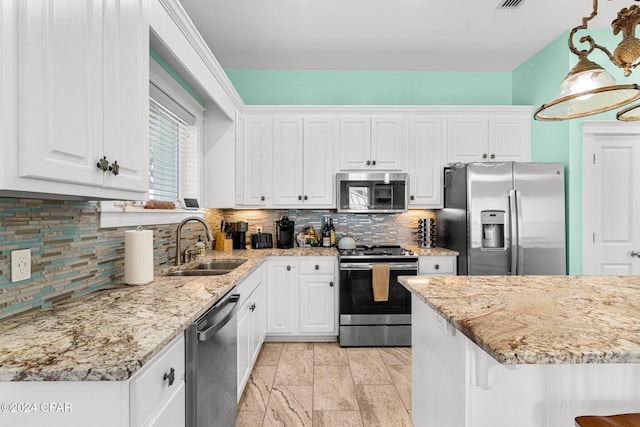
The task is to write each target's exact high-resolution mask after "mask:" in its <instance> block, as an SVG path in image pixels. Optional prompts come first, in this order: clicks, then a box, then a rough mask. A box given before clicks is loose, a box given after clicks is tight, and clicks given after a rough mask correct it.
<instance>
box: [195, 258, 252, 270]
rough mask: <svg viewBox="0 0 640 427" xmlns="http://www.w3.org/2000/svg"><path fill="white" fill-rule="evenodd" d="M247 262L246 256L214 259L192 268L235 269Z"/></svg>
mask: <svg viewBox="0 0 640 427" xmlns="http://www.w3.org/2000/svg"><path fill="white" fill-rule="evenodd" d="M245 262H247V260H246V259H245V258H236V259H214V260H211V261H207V262H203V263H201V264H198V265H197V266H195V267H193V268H192V269H190V270H233V269H234V268H236V267H239V266H241V265H242V264H244V263H245Z"/></svg>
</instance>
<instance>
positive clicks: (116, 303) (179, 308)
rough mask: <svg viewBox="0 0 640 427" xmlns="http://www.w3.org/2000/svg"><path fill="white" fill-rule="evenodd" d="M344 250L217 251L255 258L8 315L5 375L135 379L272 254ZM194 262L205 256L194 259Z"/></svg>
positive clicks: (1, 365)
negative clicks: (216, 272)
mask: <svg viewBox="0 0 640 427" xmlns="http://www.w3.org/2000/svg"><path fill="white" fill-rule="evenodd" d="M286 255H289V256H337V250H336V249H333V248H331V249H325V248H294V249H276V248H273V249H260V250H252V249H247V250H234V251H229V252H210V254H209V255H208V256H207V259H214V258H215V259H221V258H247V259H248V261H247V262H245V263H244V264H242V265H241V266H239V267H238V268H236V269H235V270H233V271H232V272H230V273H228V274H225V275H223V276H205V277H202V276H201V277H193V276H192V277H175V276H163V275H162V274H164V273H166V272H168V271H172V270H176V269H180V268H185V267H189V266H190V265H184V266H182V267H170V268H166V269H163V270H161V271H157V272H156V273H155V275H154V280H153V282H152V283H150V284H147V285H142V286H127V285H119V286H114V287H111V288H109V289H105V290H100V291H96V292H93V293H90V294H87V295H85V296H83V297H80V298H77V299H73V300H71V301H69V302H65V303H62V304H60V305H55V306H53V307H51V308H48V309H45V310H40V311H32V312H29V313H25V314H22V315H19V316H16V317H14V318H8V319H3V320H2V321H0V381H89V380H127V379H128V378H129V377H131V375H133V373H134V372H136V371H137V370H138V369H140V367H141V366H142V365H143V364H144V363H146V362H148V361H149V360H150V359H151V358H152V357H153V356H155V355H156V354H157V353H158V352H159V351H160V350H162V349H163V348H164V347H165V346H166V345H167V344H168V343H169V342H171V340H173V339H174V338H175V337H176V336H178V335H179V334H181V333H182V332H183V331H184V330H185V329H186V328H187V326H188V325H189V324H190V323H191V322H193V321H194V320H195V319H197V318H198V317H199V316H200V315H202V314H203V313H204V312H205V311H206V310H207V309H208V308H209V307H211V306H212V305H213V304H215V303H216V302H217V301H218V300H219V299H220V298H221V297H222V296H224V295H225V294H226V293H227V292H228V291H230V290H231V289H232V288H233V286H235V285H236V284H238V283H239V282H240V281H241V280H242V279H243V278H245V277H246V276H248V275H249V274H250V273H251V272H252V271H253V270H255V269H256V268H257V267H258V266H259V265H260V263H262V261H263V259H264V258H265V257H267V256H286ZM192 264H193V265H195V264H197V262H194V263H192Z"/></svg>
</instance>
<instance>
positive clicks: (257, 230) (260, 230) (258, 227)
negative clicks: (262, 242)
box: [256, 225, 262, 233]
mask: <svg viewBox="0 0 640 427" xmlns="http://www.w3.org/2000/svg"><path fill="white" fill-rule="evenodd" d="M256 233H262V226H260V225H259V226H257V227H256Z"/></svg>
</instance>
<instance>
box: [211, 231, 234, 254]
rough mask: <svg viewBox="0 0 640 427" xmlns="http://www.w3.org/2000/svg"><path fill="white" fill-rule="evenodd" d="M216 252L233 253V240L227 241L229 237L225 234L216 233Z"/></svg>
mask: <svg viewBox="0 0 640 427" xmlns="http://www.w3.org/2000/svg"><path fill="white" fill-rule="evenodd" d="M214 250H216V251H225V252H226V251H232V250H233V239H227V235H226V234H225V233H222V232H220V233H216V245H215V247H214Z"/></svg>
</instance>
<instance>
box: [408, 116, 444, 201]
mask: <svg viewBox="0 0 640 427" xmlns="http://www.w3.org/2000/svg"><path fill="white" fill-rule="evenodd" d="M444 123H445V119H444V118H443V117H438V116H436V117H431V116H423V117H410V118H409V156H408V162H409V207H410V208H414V207H415V208H418V207H419V208H425V207H426V208H436V207H441V206H442V166H443V165H442V156H441V152H442V145H443V143H444V141H443V134H444V126H445V125H444Z"/></svg>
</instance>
